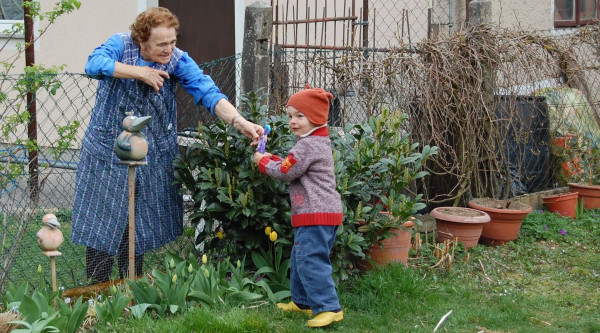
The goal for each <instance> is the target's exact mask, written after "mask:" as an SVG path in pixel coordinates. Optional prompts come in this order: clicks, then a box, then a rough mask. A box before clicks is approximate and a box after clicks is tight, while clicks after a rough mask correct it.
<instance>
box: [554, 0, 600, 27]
mask: <svg viewBox="0 0 600 333" xmlns="http://www.w3.org/2000/svg"><path fill="white" fill-rule="evenodd" d="M599 13H600V0H554V26H555V27H575V26H580V25H586V24H590V23H597V22H598V17H599Z"/></svg>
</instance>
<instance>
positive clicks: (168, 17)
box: [129, 7, 179, 45]
mask: <svg viewBox="0 0 600 333" xmlns="http://www.w3.org/2000/svg"><path fill="white" fill-rule="evenodd" d="M161 25H164V26H166V27H168V28H175V30H177V29H179V19H178V18H177V16H175V15H173V13H171V11H170V10H168V9H167V8H164V7H154V8H150V9H148V10H146V11H144V12H142V13H140V14H139V15H138V16H137V17H136V19H135V22H133V24H132V25H131V26H129V29H130V30H131V38H133V41H134V42H135V43H136V44H138V45H139V44H140V43H143V42H145V41H147V40H148V38H150V31H151V30H152V29H153V28H156V27H158V26H161Z"/></svg>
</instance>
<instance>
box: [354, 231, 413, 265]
mask: <svg viewBox="0 0 600 333" xmlns="http://www.w3.org/2000/svg"><path fill="white" fill-rule="evenodd" d="M414 225H415V223H414V222H412V221H406V222H404V223H403V224H402V226H403V227H404V228H393V229H391V230H390V232H392V233H394V234H395V235H393V236H392V237H390V238H386V239H384V240H382V241H381V246H380V245H379V244H373V245H371V246H370V247H369V250H368V251H367V254H368V255H369V256H370V257H371V261H372V262H373V263H375V264H377V265H380V266H385V265H388V264H390V263H393V262H399V263H402V264H404V266H407V264H408V251H409V250H410V240H411V238H412V228H413V227H414ZM364 265H365V268H366V269H369V268H371V267H372V266H371V265H370V263H364Z"/></svg>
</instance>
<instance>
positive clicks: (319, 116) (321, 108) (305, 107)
mask: <svg viewBox="0 0 600 333" xmlns="http://www.w3.org/2000/svg"><path fill="white" fill-rule="evenodd" d="M331 99H333V95H332V94H331V93H329V92H327V91H325V90H324V89H321V88H312V89H311V88H310V87H309V86H308V84H307V85H306V89H304V90H301V91H299V92H297V93H295V94H294V95H292V97H290V99H289V100H288V102H287V105H286V107H287V106H292V107H294V108H295V109H296V110H298V111H300V112H302V113H303V114H304V115H305V116H306V118H308V120H309V121H310V122H311V123H313V124H315V125H318V126H320V125H323V124H325V123H327V117H328V116H329V100H331Z"/></svg>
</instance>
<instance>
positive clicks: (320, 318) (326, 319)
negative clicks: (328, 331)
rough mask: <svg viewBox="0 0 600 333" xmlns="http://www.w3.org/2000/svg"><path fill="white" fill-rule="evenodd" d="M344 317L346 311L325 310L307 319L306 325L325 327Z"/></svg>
mask: <svg viewBox="0 0 600 333" xmlns="http://www.w3.org/2000/svg"><path fill="white" fill-rule="evenodd" d="M342 319H344V311H339V312H331V311H325V312H321V313H319V314H318V315H316V316H315V317H314V318H313V319H311V320H309V321H307V322H306V325H308V327H323V326H327V325H329V324H331V323H333V322H334V321H340V320H342Z"/></svg>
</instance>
